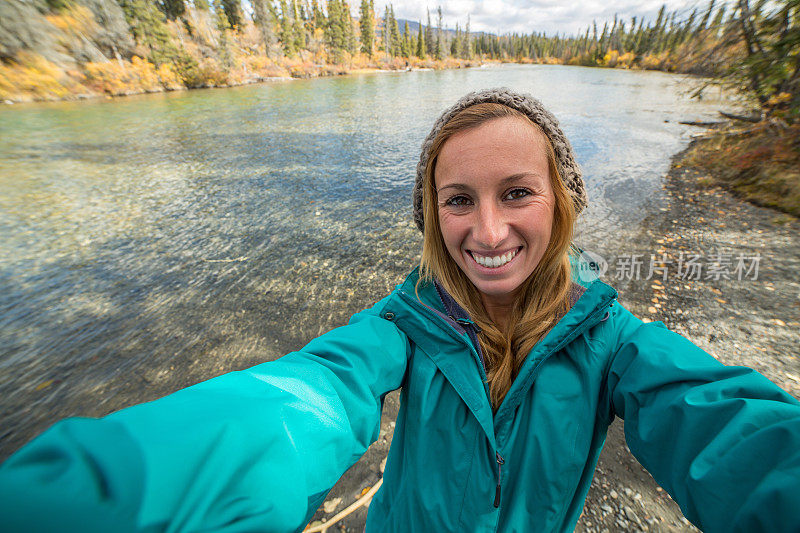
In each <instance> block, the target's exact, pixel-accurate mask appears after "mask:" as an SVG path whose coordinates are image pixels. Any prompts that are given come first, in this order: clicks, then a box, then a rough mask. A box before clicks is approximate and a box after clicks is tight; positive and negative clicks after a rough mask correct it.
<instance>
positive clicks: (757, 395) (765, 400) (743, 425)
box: [608, 305, 800, 532]
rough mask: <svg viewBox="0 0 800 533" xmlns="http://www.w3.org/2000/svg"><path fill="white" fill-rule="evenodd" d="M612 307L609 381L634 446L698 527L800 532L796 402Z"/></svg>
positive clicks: (749, 374)
mask: <svg viewBox="0 0 800 533" xmlns="http://www.w3.org/2000/svg"><path fill="white" fill-rule="evenodd" d="M614 307H615V310H614V313H615V317H614V318H615V321H616V324H617V326H618V333H619V336H618V338H617V339H616V341H617V345H616V354H615V356H614V358H613V360H612V363H611V366H610V369H609V374H608V386H609V393H610V398H611V404H612V405H611V406H612V409H613V411H614V412H615V414H617V415H619V416H620V417H622V418H624V419H625V438H626V440H627V443H628V447H629V448H630V449H631V452H633V454H634V455H635V456H636V458H637V459H638V460H639V461H640V462H641V463H642V465H643V466H644V467H645V468H647V470H648V471H649V472H650V473H651V474H652V475H653V477H654V478H655V480H656V481H657V482H658V483H659V484H660V485H661V486H662V487H664V489H666V490H667V491H668V492H669V493H670V494H671V495H672V496H673V497H674V498H675V500H676V501H677V502H678V504H679V505H680V507H681V510H682V511H683V513H684V515H685V516H686V517H687V518H688V519H689V520H691V521H692V522H693V523H694V524H695V525H697V526H698V527H700V528H701V529H703V530H704V531H709V532H715V531H720V532H732V531H776V532H777V531H800V403H798V402H797V400H795V399H794V398H792V397H791V396H790V395H789V394H787V393H786V392H784V391H783V390H781V389H780V388H779V387H777V386H776V385H775V384H773V383H772V382H771V381H769V380H768V379H767V378H765V377H764V376H762V375H761V374H759V373H757V372H755V371H754V370H751V369H749V368H744V367H729V366H724V365H722V364H721V363H719V362H718V361H717V360H716V359H714V358H713V357H711V356H710V355H708V354H707V353H706V352H704V351H703V350H701V349H700V348H698V347H697V346H695V345H694V344H692V343H691V342H689V341H688V340H686V339H685V338H683V337H681V336H680V335H678V334H676V333H673V332H671V331H669V330H668V329H666V328H665V327H664V325H663V324H661V323H652V324H644V323H642V322H641V321H640V320H639V319H637V318H636V317H634V316H633V315H631V314H630V313H629V312H628V311H627V310H625V309H624V308H622V307H621V306H618V305H617V306H614Z"/></svg>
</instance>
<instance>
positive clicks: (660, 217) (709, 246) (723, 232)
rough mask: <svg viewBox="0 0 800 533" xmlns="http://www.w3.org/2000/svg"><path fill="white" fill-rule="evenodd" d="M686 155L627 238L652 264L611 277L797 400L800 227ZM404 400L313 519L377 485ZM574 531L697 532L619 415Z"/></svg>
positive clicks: (650, 309) (628, 249)
mask: <svg viewBox="0 0 800 533" xmlns="http://www.w3.org/2000/svg"><path fill="white" fill-rule="evenodd" d="M684 154H685V152H681V153H679V154H677V155H676V156H675V157H674V158H673V163H672V167H671V169H670V171H669V173H668V175H667V176H666V177H665V179H664V185H663V187H664V196H663V198H664V203H663V204H662V205H661V206H660V207H659V208H657V209H656V210H655V211H654V212H653V214H651V215H650V216H648V217H647V218H646V219H645V220H644V222H643V223H642V224H641V226H640V228H641V229H640V230H639V231H638V232H637V233H635V234H634V236H633V238H632V239H631V241H630V242H626V243H625V250H624V253H625V254H626V255H625V256H627V257H631V256H635V255H640V256H641V257H642V259H643V260H644V261H643V265H642V267H641V268H642V271H641V275H640V276H636V275H633V273H632V272H630V271H627V272H621V271H624V269H623V268H617V269H616V272H612V271H613V270H614V265H612V263H613V261H612V260H611V259H609V258H606V259H609V263H610V267H609V270H608V272H607V275H606V276H605V278H606V280H607V281H608V282H609V283H611V284H612V285H614V286H615V287H616V288H617V289H618V291H619V293H620V298H619V299H620V302H621V303H622V304H623V305H625V306H626V307H627V308H628V309H630V310H631V311H632V312H633V313H634V314H635V315H637V316H639V317H642V318H643V319H645V320H652V321H656V320H660V321H663V322H664V323H665V324H666V325H667V327H669V328H670V329H672V330H674V331H676V332H678V333H680V334H681V335H683V336H685V337H687V338H688V339H690V340H691V341H692V342H694V343H695V344H697V345H698V346H700V347H701V348H703V349H704V350H706V351H708V352H709V353H710V354H712V355H713V356H714V357H716V358H717V359H719V360H720V361H721V362H723V363H725V364H728V365H746V366H750V367H753V368H755V369H756V370H758V371H759V372H761V373H763V374H764V375H766V376H767V377H768V378H769V379H771V380H772V381H773V382H775V383H777V384H778V385H780V386H781V387H782V388H783V389H784V390H787V391H788V392H790V393H791V394H792V395H794V396H795V397H798V398H800V342H799V341H800V333H798V326H800V283H799V282H798V277H797V272H798V271H800V240H799V239H797V235H798V234H800V222H799V221H798V220H797V219H794V218H792V217H789V216H787V215H782V214H780V213H778V212H776V211H773V210H770V209H765V208H761V207H757V206H754V205H751V204H749V203H747V202H744V201H741V200H739V199H737V198H735V197H734V196H733V195H732V194H731V193H729V192H728V191H726V190H723V189H721V188H719V187H716V186H713V185H711V184H710V183H711V182H712V180H711V179H710V178H709V177H708V176H706V175H705V174H704V173H703V172H701V171H699V170H697V169H694V168H687V167H685V166H684ZM651 254H652V255H655V256H656V257H657V258H658V260H659V261H662V265H663V267H664V268H665V269H666V271H667V276H666V279H663V276H662V274H661V273H660V272H658V271H657V273H656V274H655V275H654V276H652V277H651V278H650V279H645V278H647V275H648V273H649V268H648V265H649V264H650V260H649V259H650V255H651ZM681 254H683V256H682V255H681ZM625 256H622V255H619V256H618V258H617V260H619V259H620V258H623V257H625ZM692 257H694V258H695V261H694V263H696V264H701V265H702V268H701V270H700V271H699V273H698V272H696V271H691V270H688V271H685V272H682V273H679V272H678V264H679V263H682V266H684V267H686V266H687V265H688V264H689V260H691V258H692ZM681 258H683V261H681ZM709 263H711V264H712V266H709ZM737 264H738V266H740V267H741V268H739V269H738V270H737ZM756 266H757V267H758V271H757V273H756V272H755V267H756ZM703 268H704V269H705V270H703ZM748 269H749V270H748ZM684 270H685V269H684ZM613 274H615V275H613ZM621 274H622V275H621ZM698 274H699V276H698ZM709 274H710V276H709ZM620 275H621V279H617V277H619V276H620ZM707 276H709V277H707ZM726 276H727V277H728V278H730V279H725V277H726ZM695 277H699V279H694V278H695ZM637 278H638V279H637ZM690 278H691V279H690ZM739 278H741V279H739ZM397 402H398V396H397V394H396V393H395V394H392V395H390V396H388V397H387V401H386V405H385V409H384V419H383V423H382V429H381V436H380V438H379V439H378V442H376V443H375V444H374V445H373V446H372V447H371V448H370V449H369V451H368V452H367V454H366V455H365V457H364V458H363V459H362V460H361V461H359V462H358V463H357V464H356V465H354V466H353V468H352V469H351V470H350V471H349V472H348V473H347V474H346V475H345V476H344V477H343V478H342V480H341V481H340V482H339V484H337V486H336V487H335V488H334V490H333V491H332V492H331V494H330V495H329V498H328V501H327V502H326V506H325V509H320V511H319V512H318V513H317V515H316V516H315V522H314V523H315V524H317V525H318V524H321V523H323V522H322V521H323V520H329V519H330V518H332V517H333V516H334V515H335V514H336V513H338V512H341V511H342V510H343V509H344V508H345V507H347V506H348V505H350V504H351V503H352V502H353V501H355V500H356V498H357V497H358V496H359V495H360V494H361V493H363V492H365V491H366V490H367V489H368V488H369V487H371V486H372V485H374V484H375V483H376V482H377V481H378V479H379V478H380V475H381V470H382V460H383V458H384V457H385V455H386V452H387V450H388V447H389V443H390V442H391V436H392V431H393V428H394V422H393V420H394V417H395V415H396V413H397ZM326 511H327V512H326ZM365 518H366V508H365V507H362V508H360V509H358V510H356V511H355V512H353V513H352V514H350V515H349V516H348V517H347V518H345V519H344V520H343V521H341V522H339V523H337V524H336V525H334V526H332V527H331V528H330V530H329V531H362V529H363V527H364V520H365ZM576 531H578V532H585V533H591V532H597V533H600V532H603V531H607V532H612V531H657V532H676V531H696V529H695V528H694V527H693V526H692V525H691V524H690V523H689V522H688V521H687V520H686V519H685V518H683V515H682V514H681V512H680V509H679V508H678V506H677V505H676V504H675V502H674V501H672V499H671V498H670V497H669V495H667V494H666V492H664V491H663V490H662V489H661V488H660V487H658V485H657V484H656V483H655V481H653V479H652V477H650V475H649V474H648V473H647V472H646V471H645V470H644V469H643V468H642V467H641V466H640V465H639V463H638V462H637V461H636V459H634V458H633V456H632V455H631V454H630V452H629V451H628V449H627V446H626V445H625V440H624V433H623V424H622V422H621V421H618V422H615V423H614V424H613V425H612V427H611V428H610V431H609V435H608V439H607V441H606V446H605V448H604V450H603V453H602V455H601V457H600V462H599V464H598V468H597V471H596V474H595V478H594V481H593V482H592V486H591V489H590V491H589V495H588V498H587V500H586V506H585V508H584V513H583V515H582V516H581V519H580V520H579V523H578V526H577V528H576Z"/></svg>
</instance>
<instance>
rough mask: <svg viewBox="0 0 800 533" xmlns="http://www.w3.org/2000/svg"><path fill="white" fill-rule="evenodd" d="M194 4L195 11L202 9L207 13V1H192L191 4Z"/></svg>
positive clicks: (208, 6)
mask: <svg viewBox="0 0 800 533" xmlns="http://www.w3.org/2000/svg"><path fill="white" fill-rule="evenodd" d="M192 3H193V4H194V7H195V9H202V10H203V11H208V10H209V8H210V7H211V5H210V4H209V3H208V0H194V1H193V2H192Z"/></svg>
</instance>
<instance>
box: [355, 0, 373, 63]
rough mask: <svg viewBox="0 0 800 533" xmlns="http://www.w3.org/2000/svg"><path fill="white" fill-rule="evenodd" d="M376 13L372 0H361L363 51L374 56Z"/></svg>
mask: <svg viewBox="0 0 800 533" xmlns="http://www.w3.org/2000/svg"><path fill="white" fill-rule="evenodd" d="M374 17H375V15H374V13H373V11H372V0H361V7H360V9H359V24H360V26H361V51H362V52H364V53H365V54H367V55H368V56H370V57H372V54H373V53H374V51H375V18H374Z"/></svg>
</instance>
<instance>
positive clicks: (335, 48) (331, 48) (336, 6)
mask: <svg viewBox="0 0 800 533" xmlns="http://www.w3.org/2000/svg"><path fill="white" fill-rule="evenodd" d="M325 30H326V40H327V42H328V54H329V55H330V58H331V59H332V60H333V62H334V63H341V62H342V61H344V54H343V52H344V48H345V46H346V44H347V43H346V41H345V38H346V35H345V33H344V31H343V28H342V5H341V3H340V1H339V0H328V19H327V24H326V25H325Z"/></svg>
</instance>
